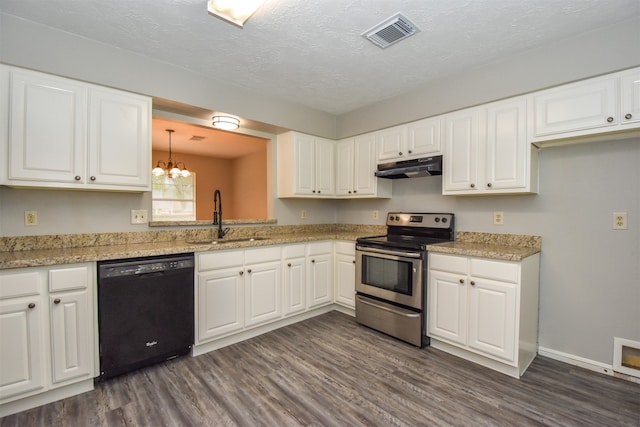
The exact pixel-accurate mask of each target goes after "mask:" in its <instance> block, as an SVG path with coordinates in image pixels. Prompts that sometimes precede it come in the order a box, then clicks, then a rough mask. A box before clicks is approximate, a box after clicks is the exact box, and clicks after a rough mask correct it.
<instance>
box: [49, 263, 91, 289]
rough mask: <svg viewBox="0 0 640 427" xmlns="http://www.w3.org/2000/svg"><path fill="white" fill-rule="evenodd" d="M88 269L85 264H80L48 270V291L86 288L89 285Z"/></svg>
mask: <svg viewBox="0 0 640 427" xmlns="http://www.w3.org/2000/svg"><path fill="white" fill-rule="evenodd" d="M88 269H89V268H88V267H87V266H81V267H69V268H56V269H53V270H49V291H50V292H58V291H67V290H70V289H86V288H87V286H88V285H89V271H88Z"/></svg>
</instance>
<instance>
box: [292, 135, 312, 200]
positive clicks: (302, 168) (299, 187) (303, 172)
mask: <svg viewBox="0 0 640 427" xmlns="http://www.w3.org/2000/svg"><path fill="white" fill-rule="evenodd" d="M292 137H293V150H294V159H293V161H294V179H295V188H294V194H301V195H304V194H306V195H311V194H314V190H315V188H314V186H315V173H316V172H315V171H316V169H315V159H316V154H315V142H314V138H313V137H312V136H309V135H304V134H299V133H294V134H293V136H292Z"/></svg>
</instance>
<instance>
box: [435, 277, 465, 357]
mask: <svg viewBox="0 0 640 427" xmlns="http://www.w3.org/2000/svg"><path fill="white" fill-rule="evenodd" d="M429 275H430V277H429V310H428V317H429V320H428V324H427V326H428V331H429V336H434V337H439V338H443V339H445V340H448V341H451V342H454V343H458V344H463V345H466V342H467V286H466V276H463V275H457V274H451V273H446V272H442V271H435V270H431V271H430V272H429Z"/></svg>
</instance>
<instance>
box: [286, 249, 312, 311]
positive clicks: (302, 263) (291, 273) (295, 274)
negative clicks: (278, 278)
mask: <svg viewBox="0 0 640 427" xmlns="http://www.w3.org/2000/svg"><path fill="white" fill-rule="evenodd" d="M306 263H307V260H306V258H305V257H299V258H288V259H285V260H284V261H283V269H284V280H283V283H284V314H285V315H289V314H294V313H299V312H302V311H305V310H306V308H307V300H306V296H307V293H306V287H307V279H306V277H307V273H306V271H307V269H306Z"/></svg>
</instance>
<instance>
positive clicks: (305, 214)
mask: <svg viewBox="0 0 640 427" xmlns="http://www.w3.org/2000/svg"><path fill="white" fill-rule="evenodd" d="M300 219H307V211H305V210H304V209H302V210H301V211H300Z"/></svg>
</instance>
